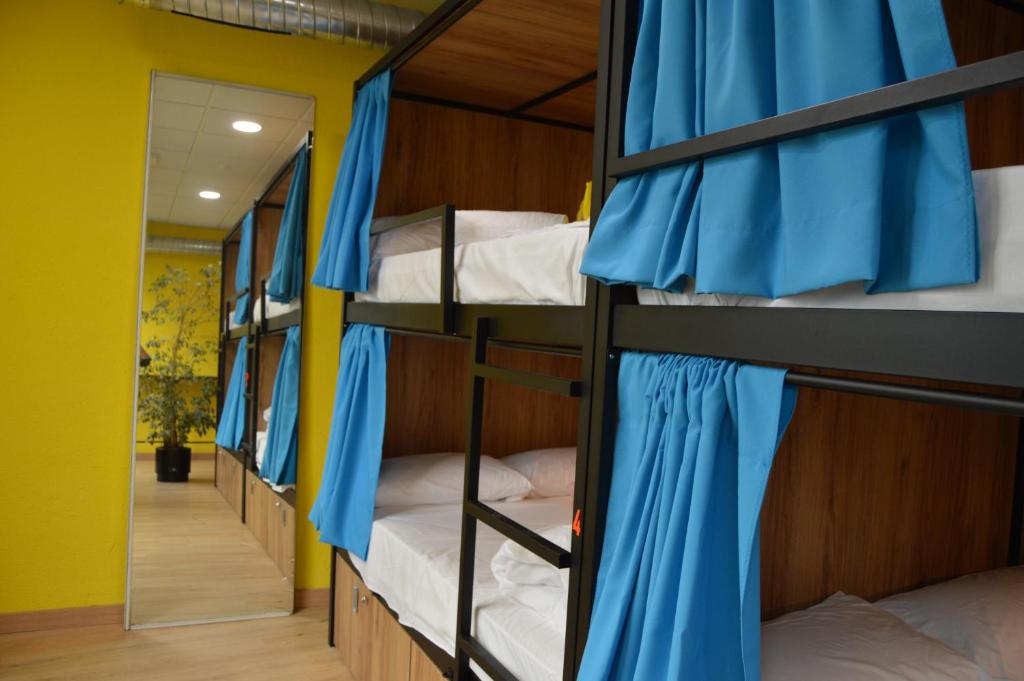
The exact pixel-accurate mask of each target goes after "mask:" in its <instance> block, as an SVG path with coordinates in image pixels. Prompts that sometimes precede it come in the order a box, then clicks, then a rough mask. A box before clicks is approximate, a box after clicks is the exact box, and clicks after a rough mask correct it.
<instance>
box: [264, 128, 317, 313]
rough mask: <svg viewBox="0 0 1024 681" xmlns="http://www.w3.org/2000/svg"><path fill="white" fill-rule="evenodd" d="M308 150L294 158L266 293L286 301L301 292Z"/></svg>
mask: <svg viewBox="0 0 1024 681" xmlns="http://www.w3.org/2000/svg"><path fill="white" fill-rule="evenodd" d="M308 155H309V151H308V149H307V148H306V146H305V145H303V147H302V148H301V149H300V150H299V153H298V155H297V157H296V159H295V170H294V171H293V172H292V182H291V184H290V185H288V197H287V198H286V199H285V202H284V212H283V214H282V215H281V228H280V231H278V233H277V246H276V247H275V248H274V264H273V267H272V268H271V270H270V280H269V281H267V296H269V297H270V299H271V300H274V301H277V302H279V303H287V302H288V301H290V300H292V299H293V298H297V297H298V296H299V295H301V294H302V283H303V282H302V262H303V259H304V258H305V257H306V224H305V220H304V217H305V214H306V202H307V198H308V196H307V195H308V191H309V183H308V182H307V181H306V177H307V174H306V168H307V166H308V163H309V159H308V158H307V157H308Z"/></svg>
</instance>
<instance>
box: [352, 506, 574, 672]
mask: <svg viewBox="0 0 1024 681" xmlns="http://www.w3.org/2000/svg"><path fill="white" fill-rule="evenodd" d="M489 505H490V506H492V507H493V508H495V509H496V510H498V511H499V512H501V513H504V514H505V515H508V516H509V517H511V518H513V519H515V520H517V521H518V522H520V523H522V524H523V525H526V526H527V527H530V528H532V529H535V530H536V529H540V528H542V527H546V526H550V525H557V524H565V523H568V522H570V520H571V516H572V498H571V497H552V498H547V499H527V500H525V501H518V502H500V503H491V504H489ZM460 509H461V504H439V505H433V506H411V507H392V508H378V509H377V512H376V519H375V520H374V523H373V534H372V535H371V538H370V549H369V553H368V555H367V560H366V561H365V562H363V561H361V560H359V559H358V558H356V557H355V556H352V562H353V564H354V565H355V566H356V568H357V569H358V570H359V572H360V574H361V575H362V577H363V581H364V582H365V583H366V586H367V587H369V588H370V589H371V590H372V591H373V592H375V593H377V594H379V595H380V596H381V597H383V598H384V600H385V601H387V603H388V606H389V607H390V608H391V609H392V610H394V611H395V612H396V613H398V618H399V621H400V622H401V623H402V624H404V625H406V626H409V627H412V628H413V629H416V630H417V631H419V632H420V633H422V634H423V635H424V636H426V637H427V638H428V639H429V640H430V641H431V642H433V643H434V644H435V645H437V646H439V647H440V648H442V649H444V650H445V651H447V652H448V653H449V654H452V655H454V652H455V618H456V607H457V598H458V591H459V588H458V586H459V579H458V570H459V543H460V527H461V515H460ZM478 528H479V529H478V531H477V551H476V570H475V573H476V574H475V589H474V596H473V604H474V606H475V620H474V622H475V629H474V631H475V633H476V637H477V638H478V640H480V642H481V643H482V644H483V645H484V646H485V647H486V648H487V649H488V650H489V651H490V652H491V654H493V655H494V656H495V657H497V659H498V660H499V661H501V662H502V664H504V665H505V666H506V667H507V668H508V669H509V671H511V672H512V673H513V674H515V675H516V676H517V677H518V678H520V679H530V680H531V681H543V680H545V679H550V680H551V681H558V680H559V679H561V678H562V657H563V655H564V652H565V651H564V642H565V622H564V620H559V619H558V618H552V617H550V616H548V617H546V616H545V615H543V614H541V613H539V612H537V611H535V610H531V609H529V608H525V607H523V606H521V605H518V604H516V603H515V602H514V601H512V600H509V599H508V598H506V597H504V596H502V595H501V594H500V592H499V590H498V583H497V581H496V580H495V579H494V575H493V573H492V572H491V558H493V556H494V554H495V553H497V551H498V548H499V547H500V546H501V544H502V543H503V542H504V541H505V537H504V536H502V535H500V534H498V533H497V532H495V531H494V530H492V529H490V528H489V527H487V526H486V525H484V524H482V523H479V524H478ZM476 671H477V673H478V674H481V678H486V676H483V675H482V673H481V672H480V670H476Z"/></svg>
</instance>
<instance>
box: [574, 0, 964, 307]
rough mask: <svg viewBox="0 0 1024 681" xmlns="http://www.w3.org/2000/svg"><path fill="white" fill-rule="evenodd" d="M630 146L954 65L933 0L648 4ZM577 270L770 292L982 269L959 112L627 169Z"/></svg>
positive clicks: (918, 279)
mask: <svg viewBox="0 0 1024 681" xmlns="http://www.w3.org/2000/svg"><path fill="white" fill-rule="evenodd" d="M642 7H643V9H642V13H641V17H640V25H639V32H638V43H637V49H636V57H635V60H634V63H633V70H632V79H631V81H630V89H629V94H628V96H629V99H628V104H627V111H626V124H625V139H624V146H625V151H626V153H627V154H634V153H638V152H641V151H646V150H649V149H653V148H657V147H661V146H664V145H667V144H670V143H674V142H678V141H681V140H685V139H689V138H693V137H696V136H699V135H704V134H708V133H712V132H716V131H719V130H722V129H725V128H729V127H733V126H736V125H740V124H744V123H749V122H752V121H755V120H758V119H761V118H764V117H768V116H773V115H776V114H779V113H784V112H788V111H792V110H795V109H799V108H802V107H806V106H810V105H813V104H819V103H822V102H824V101H828V100H832V99H835V98H839V97H844V96H848V95H852V94H856V93H859V92H863V91H867V90H870V89H874V88H878V87H881V86H884V85H889V84H892V83H896V82H900V81H903V80H906V79H911V78H917V77H920V76H924V75H927V74H931V73H935V72H937V71H942V70H946V69H950V68H953V67H954V66H955V65H956V64H955V60H954V57H953V54H952V50H951V48H950V45H949V38H948V35H947V33H946V25H945V19H944V16H943V12H942V6H941V0H858V1H857V2H812V1H810V0H775V1H774V2H764V1H763V0H733V1H730V2H709V1H708V0H645V1H644V2H643V3H642ZM581 269H582V271H583V272H584V273H585V274H589V275H591V276H594V277H596V278H598V279H601V280H603V281H605V282H607V283H635V284H639V285H641V286H644V287H653V288H659V289H667V290H676V291H678V290H682V289H683V288H684V286H685V284H686V281H687V279H688V278H692V279H695V281H696V290H697V291H698V292H705V293H735V294H744V295H757V296H767V297H779V296H783V295H791V294H796V293H800V292H803V291H808V290H812V289H816V288H822V287H826V286H832V285H836V284H840V283H843V282H848V281H856V280H863V281H864V282H865V289H866V291H867V292H868V293H878V292H884V291H903V290H910V289H919V288H928V287H933V286H946V285H952V284H965V283H971V282H975V281H977V279H978V269H979V265H978V247H977V225H976V217H975V211H974V194H973V186H972V183H971V174H970V161H969V158H968V152H967V142H966V135H965V129H964V116H963V108H962V106H961V105H960V104H952V105H948V106H943V107H939V108H933V109H928V110H925V111H921V112H917V113H911V114H906V115H902V116H898V117H895V118H890V119H887V120H883V121H880V122H874V123H868V124H863V125H859V126H856V127H852V128H847V129H841V130H835V131H830V132H827V133H821V134H817V135H812V136H808V137H804V138H800V139H795V140H792V141H787V142H783V143H780V144H775V145H769V146H765V147H761V148H757V149H751V150H748V151H743V152H738V153H734V154H730V155H727V156H722V157H717V158H713V159H709V160H706V161H704V162H695V163H691V164H687V165H680V166H675V167H671V168H666V169H663V170H659V171H654V172H649V173H646V174H642V175H638V176H634V177H630V178H625V179H624V180H622V181H621V182H619V183H618V184H617V185H616V187H615V189H614V190H613V191H612V194H611V196H610V197H609V200H608V202H607V204H606V205H605V207H604V208H603V209H602V212H601V215H600V218H599V220H598V223H597V226H596V228H595V232H594V236H593V240H592V241H591V243H590V246H589V248H588V250H587V253H586V255H585V257H584V261H583V266H582V268H581Z"/></svg>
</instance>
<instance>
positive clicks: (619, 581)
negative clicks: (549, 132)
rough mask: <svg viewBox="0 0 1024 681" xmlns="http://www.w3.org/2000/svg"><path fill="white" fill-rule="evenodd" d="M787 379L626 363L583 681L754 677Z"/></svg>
mask: <svg viewBox="0 0 1024 681" xmlns="http://www.w3.org/2000/svg"><path fill="white" fill-rule="evenodd" d="M784 378H785V371H783V370H781V369H771V368H766V367H758V366H750V365H741V364H737V363H735V362H731V361H726V360H718V359H710V358H706V357H693V356H687V355H660V354H646V353H636V352H627V353H623V355H622V362H621V365H620V369H619V378H618V391H619V392H618V402H619V413H618V425H617V432H616V436H615V458H614V463H613V467H612V480H611V488H610V494H609V500H608V508H607V519H606V526H605V536H604V544H603V552H602V555H601V559H600V566H599V570H598V578H597V590H596V595H595V600H594V610H593V614H592V616H591V622H592V624H591V628H590V632H589V635H588V639H587V644H586V649H585V651H584V655H583V663H582V667H581V669H580V674H579V676H578V677H577V678H578V679H580V680H581V681H596V680H598V679H602V680H603V679H616V680H623V679H631V680H633V679H635V680H637V681H639V680H641V679H644V680H646V679H688V680H691V681H700V680H708V681H712V680H713V681H737V680H743V681H756V680H757V679H758V678H759V676H760V672H759V670H760V595H759V591H760V566H759V545H758V519H759V515H760V511H761V503H762V500H763V498H764V492H765V486H766V485H767V482H768V474H769V471H770V470H771V465H772V460H773V458H774V456H775V450H776V448H777V447H778V443H779V440H780V439H781V437H782V434H783V432H784V431H785V429H786V426H787V425H788V423H789V419H790V417H791V416H792V413H793V408H794V406H795V404H796V390H795V389H794V388H792V387H790V386H786V385H785V384H784Z"/></svg>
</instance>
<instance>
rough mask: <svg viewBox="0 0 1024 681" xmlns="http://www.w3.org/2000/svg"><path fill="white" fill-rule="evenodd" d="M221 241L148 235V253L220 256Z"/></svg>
mask: <svg viewBox="0 0 1024 681" xmlns="http://www.w3.org/2000/svg"><path fill="white" fill-rule="evenodd" d="M220 246H221V243H220V242H219V241H210V240H208V239H182V238H179V237H174V236H149V237H146V252H147V253H184V254H187V255H215V256H218V257H220Z"/></svg>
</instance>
